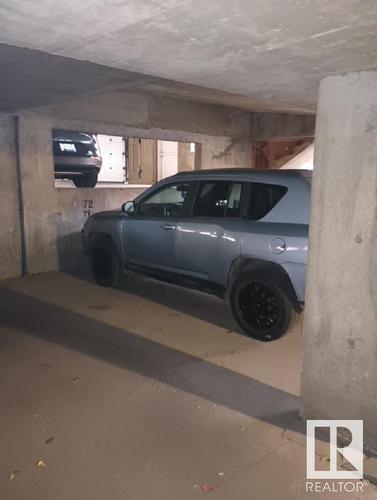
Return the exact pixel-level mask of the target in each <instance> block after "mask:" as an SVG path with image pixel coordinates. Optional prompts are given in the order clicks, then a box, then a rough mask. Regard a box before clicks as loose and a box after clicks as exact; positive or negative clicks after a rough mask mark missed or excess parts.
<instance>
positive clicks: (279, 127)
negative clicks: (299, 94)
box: [250, 113, 315, 142]
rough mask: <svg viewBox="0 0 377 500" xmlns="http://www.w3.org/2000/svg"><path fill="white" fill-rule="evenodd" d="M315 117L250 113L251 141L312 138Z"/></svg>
mask: <svg viewBox="0 0 377 500" xmlns="http://www.w3.org/2000/svg"><path fill="white" fill-rule="evenodd" d="M314 129H315V116H314V115H294V114H287V113H252V115H251V132H250V133H251V141H252V142H257V141H269V140H280V139H287V138H292V139H296V138H300V137H314Z"/></svg>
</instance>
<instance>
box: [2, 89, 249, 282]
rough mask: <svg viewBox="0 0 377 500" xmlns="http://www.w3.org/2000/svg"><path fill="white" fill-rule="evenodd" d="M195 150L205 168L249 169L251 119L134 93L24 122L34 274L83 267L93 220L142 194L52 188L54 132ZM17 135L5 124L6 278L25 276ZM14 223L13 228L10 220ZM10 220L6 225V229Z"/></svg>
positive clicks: (45, 112) (35, 114)
mask: <svg viewBox="0 0 377 500" xmlns="http://www.w3.org/2000/svg"><path fill="white" fill-rule="evenodd" d="M53 128H62V129H68V130H84V131H92V132H97V133H103V134H110V135H122V136H130V137H144V138H153V139H166V140H175V141H182V142H195V143H197V144H198V149H199V151H200V158H201V163H202V166H203V167H204V168H213V167H225V166H245V167H247V166H250V147H249V137H250V114H249V113H246V112H241V111H237V110H233V109H231V108H223V107H220V106H210V105H204V104H203V105H200V104H196V103H187V102H184V101H180V100H177V99H167V98H159V97H157V96H152V95H144V94H135V93H131V92H112V93H107V94H99V95H97V96H94V97H88V98H86V99H81V100H79V101H72V102H66V103H64V104H60V105H54V106H49V107H43V108H37V109H33V110H28V111H25V112H23V113H20V114H19V151H20V155H19V158H20V166H21V173H22V176H21V179H22V192H23V197H24V209H25V233H26V235H25V236H26V238H25V240H26V254H27V268H28V272H29V273H38V272H43V271H51V270H56V269H59V268H61V267H69V266H72V265H75V264H77V263H79V262H81V259H82V257H83V255H82V249H81V240H80V236H79V232H80V230H81V228H82V226H83V224H84V222H85V219H86V217H87V216H88V215H89V213H91V212H97V211H101V210H106V209H112V208H117V207H119V206H120V205H121V204H122V203H123V202H124V201H126V200H130V199H133V198H134V197H135V196H136V195H137V194H138V193H140V192H141V191H142V190H143V189H144V188H134V187H132V186H129V187H126V188H115V189H114V188H96V189H76V188H61V189H55V187H54V170H53V155H52V141H51V131H52V129H53ZM14 137H15V134H14V128H13V122H12V119H11V118H10V117H4V119H1V120H0V155H1V159H2V163H3V164H4V165H5V167H3V165H2V169H1V171H0V176H1V177H0V180H1V184H0V192H1V193H2V194H3V196H1V197H0V208H1V207H3V210H1V214H0V217H1V218H2V219H0V220H1V221H3V219H4V224H2V225H1V229H0V252H1V254H2V262H1V264H0V266H1V267H0V278H6V277H10V276H16V275H19V274H20V248H21V245H20V235H19V224H18V210H17V208H18V207H17V182H16V181H17V177H16V155H15V148H14ZM8 214H9V216H10V217H11V223H10V224H9V219H8V218H7V215H8ZM5 219H6V223H5Z"/></svg>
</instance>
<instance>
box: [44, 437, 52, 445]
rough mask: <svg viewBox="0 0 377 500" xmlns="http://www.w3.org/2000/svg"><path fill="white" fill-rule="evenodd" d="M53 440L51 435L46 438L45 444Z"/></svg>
mask: <svg viewBox="0 0 377 500" xmlns="http://www.w3.org/2000/svg"><path fill="white" fill-rule="evenodd" d="M53 440H54V438H53V437H52V436H51V437H49V438H48V439H46V441H45V444H50V443H52V442H53Z"/></svg>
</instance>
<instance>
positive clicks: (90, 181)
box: [72, 171, 98, 188]
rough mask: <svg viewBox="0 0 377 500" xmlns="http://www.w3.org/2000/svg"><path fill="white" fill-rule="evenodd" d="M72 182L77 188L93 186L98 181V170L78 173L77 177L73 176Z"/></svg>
mask: <svg viewBox="0 0 377 500" xmlns="http://www.w3.org/2000/svg"><path fill="white" fill-rule="evenodd" d="M72 180H73V184H74V185H75V186H76V187H78V188H84V187H88V188H93V187H95V185H96V184H97V181H98V172H95V171H93V172H90V173H89V174H84V175H80V176H78V177H74V178H73V179H72Z"/></svg>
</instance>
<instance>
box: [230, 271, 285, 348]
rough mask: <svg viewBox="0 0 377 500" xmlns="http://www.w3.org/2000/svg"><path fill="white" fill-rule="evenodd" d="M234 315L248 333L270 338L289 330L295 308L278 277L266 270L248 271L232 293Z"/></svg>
mask: <svg viewBox="0 0 377 500" xmlns="http://www.w3.org/2000/svg"><path fill="white" fill-rule="evenodd" d="M230 301H231V307H232V311H233V315H234V317H235V319H236V320H237V322H238V324H239V325H240V326H241V328H242V329H243V330H244V332H245V333H247V334H248V335H250V336H251V337H253V338H255V339H257V340H262V341H264V342H269V341H271V340H276V339H278V338H280V337H281V336H282V335H284V333H286V331H287V330H288V328H289V326H290V324H291V322H292V321H293V318H294V316H295V311H294V309H293V306H292V304H291V302H290V300H289V299H288V297H287V295H286V294H285V293H284V290H283V287H282V286H281V285H280V284H279V283H278V280H275V279H274V278H271V277H270V276H268V275H267V276H266V275H265V274H264V273H263V272H258V271H246V272H244V273H242V274H241V275H240V277H239V278H238V279H237V280H236V282H235V283H234V285H233V287H232V290H231V295H230Z"/></svg>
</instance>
